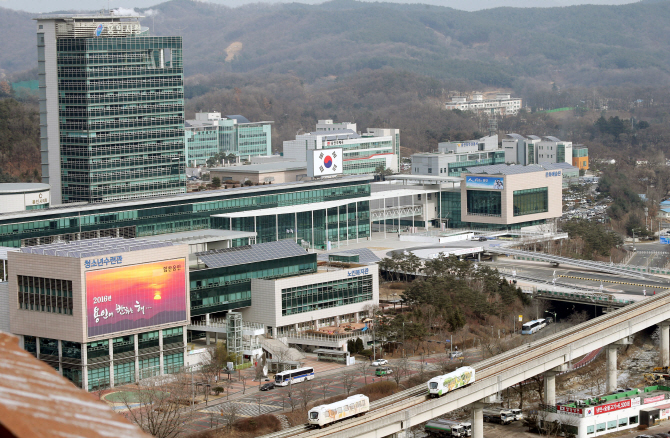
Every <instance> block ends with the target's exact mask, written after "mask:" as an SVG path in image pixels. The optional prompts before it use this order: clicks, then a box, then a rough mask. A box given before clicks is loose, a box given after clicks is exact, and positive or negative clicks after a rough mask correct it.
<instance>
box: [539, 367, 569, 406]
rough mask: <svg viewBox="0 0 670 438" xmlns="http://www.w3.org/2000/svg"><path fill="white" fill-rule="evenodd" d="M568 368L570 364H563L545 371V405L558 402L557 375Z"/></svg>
mask: <svg viewBox="0 0 670 438" xmlns="http://www.w3.org/2000/svg"><path fill="white" fill-rule="evenodd" d="M567 370H568V364H563V365H560V366H557V367H556V368H552V369H550V370H548V371H545V372H544V374H543V379H542V380H543V382H544V404H545V405H550V406H551V405H555V404H556V376H557V375H558V374H560V373H562V372H564V371H567Z"/></svg>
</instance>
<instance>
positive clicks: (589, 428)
mask: <svg viewBox="0 0 670 438" xmlns="http://www.w3.org/2000/svg"><path fill="white" fill-rule="evenodd" d="M595 432H596V427H595V426H594V425H591V426H586V434H587V435H591V434H592V433H595Z"/></svg>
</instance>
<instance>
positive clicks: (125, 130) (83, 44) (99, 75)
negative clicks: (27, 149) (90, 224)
mask: <svg viewBox="0 0 670 438" xmlns="http://www.w3.org/2000/svg"><path fill="white" fill-rule="evenodd" d="M139 18H140V17H138V16H122V15H114V14H109V15H108V14H104V15H103V14H98V15H93V14H84V15H46V16H40V17H38V18H35V20H36V21H37V29H36V30H37V75H38V81H39V101H40V102H39V110H40V141H41V147H40V150H41V154H42V182H43V183H47V184H50V185H51V204H52V205H58V204H61V203H67V202H108V201H116V200H122V199H132V198H146V197H153V196H164V195H170V194H175V193H184V192H185V191H186V176H185V174H184V171H185V167H184V166H185V153H184V152H185V147H184V67H183V60H182V39H181V37H179V36H150V35H149V29H148V28H147V27H142V26H141V25H140V22H139Z"/></svg>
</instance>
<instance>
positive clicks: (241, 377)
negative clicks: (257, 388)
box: [240, 374, 247, 394]
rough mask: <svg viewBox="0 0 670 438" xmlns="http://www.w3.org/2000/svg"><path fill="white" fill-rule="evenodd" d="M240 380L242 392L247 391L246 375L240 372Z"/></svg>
mask: <svg viewBox="0 0 670 438" xmlns="http://www.w3.org/2000/svg"><path fill="white" fill-rule="evenodd" d="M240 382H242V394H246V393H247V376H244V375H242V374H240Z"/></svg>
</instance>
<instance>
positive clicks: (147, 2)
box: [0, 0, 638, 13]
mask: <svg viewBox="0 0 670 438" xmlns="http://www.w3.org/2000/svg"><path fill="white" fill-rule="evenodd" d="M290 1H291V2H292V1H294V0H290ZM295 1H296V2H297V3H312V4H314V3H322V1H318V0H295ZM384 1H393V2H395V3H427V4H432V5H439V6H448V7H451V8H455V9H462V10H465V11H476V10H479V9H488V8H495V7H500V6H514V7H553V6H570V5H580V4H599V5H614V4H625V3H636V2H637V1H638V0H384ZM280 2H282V0H211V3H218V4H223V5H227V6H239V5H242V4H245V3H280ZM159 3H163V1H162V0H109V6H110V7H111V8H112V9H115V8H118V7H123V8H148V7H151V6H154V5H156V4H159ZM107 4H108V2H107V0H86V1H81V0H0V7H4V8H10V9H17V10H22V11H28V12H41V13H45V12H53V11H63V10H88V11H94V10H100V9H107Z"/></svg>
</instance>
